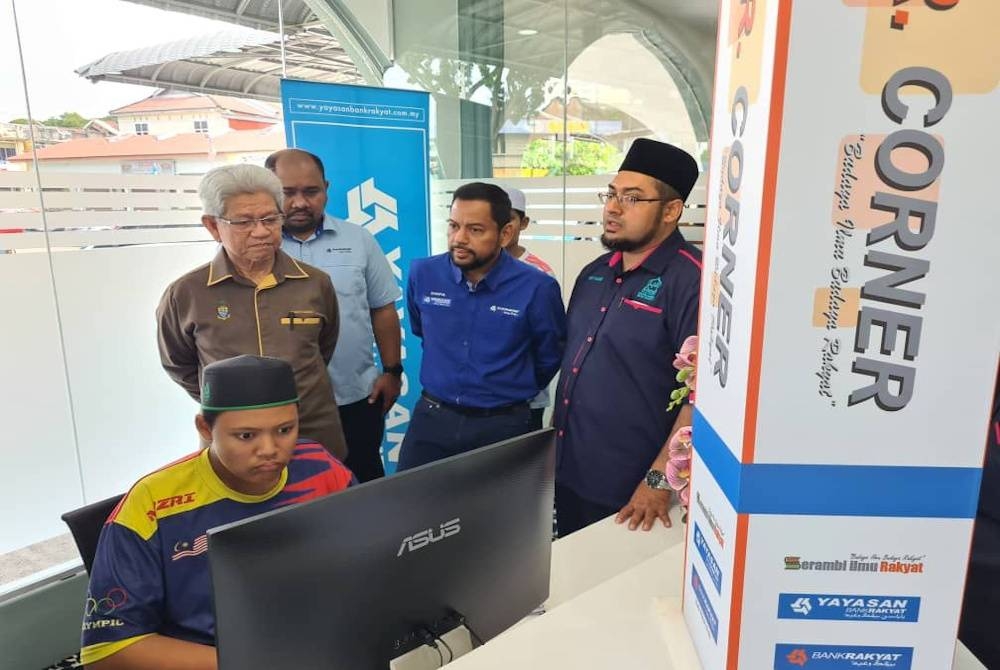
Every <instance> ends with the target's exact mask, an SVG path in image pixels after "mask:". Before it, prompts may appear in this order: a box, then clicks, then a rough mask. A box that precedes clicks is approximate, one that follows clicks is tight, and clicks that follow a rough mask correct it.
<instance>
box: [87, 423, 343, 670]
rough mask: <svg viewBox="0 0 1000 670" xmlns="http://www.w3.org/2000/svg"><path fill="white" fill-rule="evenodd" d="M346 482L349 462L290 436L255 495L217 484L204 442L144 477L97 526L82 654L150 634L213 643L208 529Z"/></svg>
mask: <svg viewBox="0 0 1000 670" xmlns="http://www.w3.org/2000/svg"><path fill="white" fill-rule="evenodd" d="M352 483H354V478H353V475H352V474H351V471H350V470H348V469H347V468H346V467H345V466H344V465H343V464H341V463H340V462H339V461H337V460H336V459H334V458H333V457H332V456H330V455H329V453H328V452H327V451H326V450H325V449H324V448H323V447H322V446H320V445H319V444H316V443H314V442H310V441H305V440H302V441H300V442H299V444H298V445H296V448H295V452H294V454H293V456H292V460H291V461H290V462H289V464H288V467H286V468H285V469H284V471H283V472H282V474H281V479H280V480H279V482H278V483H277V484H276V485H275V487H274V489H272V490H271V491H269V492H267V493H265V494H263V495H259V496H250V495H245V494H241V493H237V492H236V491H233V490H232V489H230V488H229V487H227V486H226V485H225V484H223V483H222V480H220V479H219V477H218V475H216V474H215V471H214V470H213V469H212V466H211V464H210V463H209V460H208V450H207V449H206V450H202V451H199V452H196V453H194V454H191V455H190V456H187V457H185V458H182V459H180V460H178V461H175V462H174V463H171V464H170V465H167V466H166V467H164V468H162V469H160V470H157V471H156V472H154V473H152V474H150V475H147V476H145V477H143V478H142V479H140V480H139V481H138V482H137V483H136V484H135V485H134V486H133V487H132V489H131V490H130V491H129V492H128V494H127V495H126V496H125V497H124V498H123V499H122V501H121V502H120V503H119V504H118V506H117V507H116V508H115V510H114V511H113V512H112V513H111V515H110V517H109V518H108V520H107V522H106V523H105V526H104V528H103V530H102V531H101V538H100V541H99V543H98V546H97V555H96V557H95V559H94V565H93V569H92V570H91V576H90V588H89V591H88V594H87V601H86V605H85V608H84V619H83V635H82V643H81V660H82V661H83V663H84V664H89V663H94V662H96V661H99V660H101V659H103V658H107V657H108V656H110V655H112V654H114V653H116V652H118V651H120V650H122V649H124V648H125V647H127V646H129V645H130V644H133V643H135V642H137V641H139V640H141V639H142V638H144V637H146V636H148V635H152V634H154V633H155V634H160V635H166V636H169V637H174V638H179V639H182V640H187V641H190V642H197V643H201V644H207V645H212V644H214V643H215V616H214V613H213V605H212V585H211V580H210V575H209V569H208V553H207V552H208V539H207V535H206V532H207V531H208V529H209V528H214V527H216V526H221V525H223V524H227V523H232V522H234V521H240V520H242V519H246V518H248V517H251V516H256V515H258V514H262V513H264V512H267V511H269V510H273V509H276V508H279V507H285V506H288V505H293V504H296V503H300V502H305V501H307V500H312V499H313V498H318V497H321V496H324V495H326V494H328V493H333V492H336V491H340V490H343V489H344V488H347V487H348V486H350V485H351V484H352Z"/></svg>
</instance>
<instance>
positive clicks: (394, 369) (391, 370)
mask: <svg viewBox="0 0 1000 670" xmlns="http://www.w3.org/2000/svg"><path fill="white" fill-rule="evenodd" d="M382 374H384V375H396V376H397V377H401V376H402V375H403V364H402V363H396V364H395V365H384V366H382Z"/></svg>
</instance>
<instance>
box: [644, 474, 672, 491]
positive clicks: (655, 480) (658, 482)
mask: <svg viewBox="0 0 1000 670" xmlns="http://www.w3.org/2000/svg"><path fill="white" fill-rule="evenodd" d="M646 486H648V487H649V488H651V489H656V490H657V491H669V490H670V484H669V483H668V482H667V476H666V475H665V474H664V473H663V472H662V471H660V470H650V471H649V472H647V473H646Z"/></svg>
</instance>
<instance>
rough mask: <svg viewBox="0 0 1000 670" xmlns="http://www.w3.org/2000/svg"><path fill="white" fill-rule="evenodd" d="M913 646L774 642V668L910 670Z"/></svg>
mask: <svg viewBox="0 0 1000 670" xmlns="http://www.w3.org/2000/svg"><path fill="white" fill-rule="evenodd" d="M912 664H913V647H863V646H854V645H828V644H777V645H775V647H774V670H800V669H801V668H807V669H808V670H853V669H854V668H883V669H885V670H910V667H911V666H912Z"/></svg>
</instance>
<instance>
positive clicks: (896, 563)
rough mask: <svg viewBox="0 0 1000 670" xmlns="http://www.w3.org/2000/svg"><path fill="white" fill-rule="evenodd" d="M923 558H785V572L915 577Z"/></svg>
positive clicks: (854, 555)
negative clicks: (863, 573)
mask: <svg viewBox="0 0 1000 670" xmlns="http://www.w3.org/2000/svg"><path fill="white" fill-rule="evenodd" d="M924 558H925V557H924V556H922V555H921V556H917V555H913V554H855V553H852V554H850V555H849V556H848V557H846V558H837V559H833V560H830V559H814V558H812V557H803V556H785V560H784V565H785V570H796V571H801V572H872V573H886V574H899V575H916V574H923V572H924Z"/></svg>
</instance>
